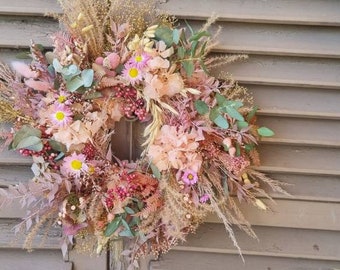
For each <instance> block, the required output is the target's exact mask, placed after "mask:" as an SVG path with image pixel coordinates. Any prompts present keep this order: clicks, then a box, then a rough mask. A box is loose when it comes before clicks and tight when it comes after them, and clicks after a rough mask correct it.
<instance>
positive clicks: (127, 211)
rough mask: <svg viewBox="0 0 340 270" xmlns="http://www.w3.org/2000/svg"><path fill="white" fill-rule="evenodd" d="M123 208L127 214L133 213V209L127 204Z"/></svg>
mask: <svg viewBox="0 0 340 270" xmlns="http://www.w3.org/2000/svg"><path fill="white" fill-rule="evenodd" d="M124 210H125V212H126V213H128V214H129V215H133V214H135V211H133V209H131V208H130V207H128V206H125V207H124Z"/></svg>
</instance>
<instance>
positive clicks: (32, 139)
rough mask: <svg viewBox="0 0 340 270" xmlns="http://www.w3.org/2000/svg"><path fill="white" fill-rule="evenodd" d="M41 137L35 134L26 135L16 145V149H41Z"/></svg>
mask: <svg viewBox="0 0 340 270" xmlns="http://www.w3.org/2000/svg"><path fill="white" fill-rule="evenodd" d="M43 147H44V146H43V144H42V142H41V139H40V138H39V137H36V136H28V137H25V138H23V139H22V140H21V141H20V142H19V143H18V144H17V146H16V149H28V150H32V151H37V152H39V151H41V150H42V149H43Z"/></svg>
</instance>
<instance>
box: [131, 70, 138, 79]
mask: <svg viewBox="0 0 340 270" xmlns="http://www.w3.org/2000/svg"><path fill="white" fill-rule="evenodd" d="M129 76H130V77H131V78H136V77H137V76H138V69H136V68H131V69H130V70H129Z"/></svg>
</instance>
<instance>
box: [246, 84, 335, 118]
mask: <svg viewBox="0 0 340 270" xmlns="http://www.w3.org/2000/svg"><path fill="white" fill-rule="evenodd" d="M245 86H246V87H247V88H248V90H249V92H251V93H252V94H253V96H254V100H255V104H257V105H258V106H259V107H260V109H261V110H265V111H270V110H271V111H274V110H279V111H287V112H289V111H293V112H303V113H304V114H306V113H309V114H310V115H311V114H314V115H315V116H318V115H319V118H326V115H327V114H329V115H332V114H333V115H335V116H336V117H337V118H336V119H339V118H340V109H339V103H340V92H339V91H337V90H332V89H317V88H299V87H279V86H272V85H270V86H265V85H245ZM320 101H322V102H320Z"/></svg>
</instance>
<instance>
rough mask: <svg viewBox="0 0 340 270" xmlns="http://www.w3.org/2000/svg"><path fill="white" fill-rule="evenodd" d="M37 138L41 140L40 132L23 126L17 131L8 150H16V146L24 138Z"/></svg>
mask: <svg viewBox="0 0 340 270" xmlns="http://www.w3.org/2000/svg"><path fill="white" fill-rule="evenodd" d="M31 136H34V137H38V138H41V131H40V130H39V129H36V128H33V127H30V126H27V125H25V126H23V127H22V128H21V129H19V130H18V131H17V132H16V133H15V135H14V138H13V142H12V143H11V145H10V148H9V149H18V148H17V146H18V144H19V143H20V142H21V141H22V140H23V139H25V138H27V137H31Z"/></svg>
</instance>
